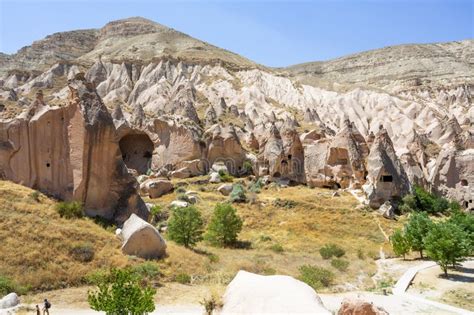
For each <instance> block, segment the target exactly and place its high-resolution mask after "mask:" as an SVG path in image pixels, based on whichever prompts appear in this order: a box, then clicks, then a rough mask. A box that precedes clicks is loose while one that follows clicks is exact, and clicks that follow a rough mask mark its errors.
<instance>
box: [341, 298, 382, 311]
mask: <svg viewBox="0 0 474 315" xmlns="http://www.w3.org/2000/svg"><path fill="white" fill-rule="evenodd" d="M337 315H388V312H387V311H386V310H384V309H383V308H382V307H378V306H375V305H374V304H373V303H369V302H366V301H364V300H359V299H344V300H343V301H342V305H341V308H340V309H339V311H338V312H337Z"/></svg>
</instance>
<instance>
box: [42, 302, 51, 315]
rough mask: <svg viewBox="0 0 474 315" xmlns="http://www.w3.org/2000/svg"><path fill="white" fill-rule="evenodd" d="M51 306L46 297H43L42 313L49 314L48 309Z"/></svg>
mask: <svg viewBox="0 0 474 315" xmlns="http://www.w3.org/2000/svg"><path fill="white" fill-rule="evenodd" d="M50 308H51V303H49V301H48V299H44V306H43V315H46V314H48V315H49V309H50Z"/></svg>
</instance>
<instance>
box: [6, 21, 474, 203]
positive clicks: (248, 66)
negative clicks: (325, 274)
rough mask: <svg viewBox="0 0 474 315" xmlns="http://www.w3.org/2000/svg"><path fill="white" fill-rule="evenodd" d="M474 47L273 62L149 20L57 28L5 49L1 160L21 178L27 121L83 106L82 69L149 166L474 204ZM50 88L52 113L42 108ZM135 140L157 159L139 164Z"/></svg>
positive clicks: (126, 150)
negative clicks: (77, 95) (75, 88)
mask: <svg viewBox="0 0 474 315" xmlns="http://www.w3.org/2000/svg"><path fill="white" fill-rule="evenodd" d="M473 46H474V42H473V41H472V40H466V41H463V42H453V43H446V44H431V45H404V46H396V47H388V48H384V49H379V50H374V51H370V52H364V53H360V54H356V55H352V56H348V57H344V58H339V59H336V60H333V61H328V62H322V63H321V62H320V63H310V64H304V65H297V66H293V67H289V68H285V69H269V68H266V67H264V66H261V65H257V64H255V63H253V62H251V61H249V60H247V59H245V58H243V57H241V56H238V55H236V54H234V53H231V52H228V51H226V50H223V49H220V48H217V47H215V46H212V45H210V44H207V43H205V42H202V41H199V40H196V39H193V38H191V37H189V36H187V35H185V34H183V33H180V32H178V31H175V30H173V29H170V28H167V27H165V26H162V25H160V24H157V23H154V22H151V21H149V20H145V19H142V18H131V19H125V20H119V21H114V22H110V23H108V24H107V25H105V26H104V27H103V28H102V29H100V30H90V31H73V32H67V33H58V34H54V35H52V36H49V37H47V38H46V39H44V40H41V41H39V42H36V43H34V44H33V45H32V46H29V47H26V48H23V49H21V50H20V51H19V52H18V53H17V54H14V55H11V56H7V55H2V56H1V59H0V60H1V62H2V64H1V67H0V73H1V74H2V76H1V78H0V102H1V104H2V105H1V106H0V111H1V110H3V112H2V113H1V115H3V117H4V118H5V120H3V122H2V125H0V127H1V128H2V132H3V133H0V135H1V137H0V141H2V142H3V143H5V145H4V146H5V147H8V148H10V146H11V148H10V149H8V150H4V151H8V153H5V154H4V157H3V158H2V160H0V170H2V167H3V168H4V169H7V170H8V171H5V170H4V171H3V173H4V174H15V172H16V170H15V168H17V167H19V166H18V165H17V164H15V163H13V162H12V161H15V159H18V158H17V157H16V158H15V154H16V153H15V152H16V150H17V149H18V147H21V145H22V143H28V141H26V140H24V139H23V140H20V139H19V138H15V132H16V131H15V130H18V127H17V124H19V122H18V119H20V120H21V121H23V122H22V123H25V124H27V125H32V124H33V122H36V120H40V121H43V122H45V123H46V121H47V119H43V118H44V117H43V118H42V119H40V116H42V115H43V114H42V113H43V111H47V110H48V109H49V108H54V107H70V106H73V105H71V104H74V102H71V101H70V100H69V101H68V95H70V92H71V86H69V87H67V86H66V85H67V84H66V82H67V81H68V80H70V82H71V80H72V79H76V80H80V81H84V82H83V83H80V84H81V85H85V86H88V89H89V92H92V91H93V90H94V89H95V91H96V92H97V95H98V96H99V97H100V99H101V101H103V102H104V103H105V105H106V106H107V107H108V108H109V111H110V112H112V117H113V120H114V124H115V128H116V132H117V137H118V138H117V139H119V140H123V143H122V146H121V148H120V149H121V151H122V158H123V159H124V161H125V164H127V163H128V164H127V166H128V168H129V169H131V168H133V169H135V170H139V173H140V172H141V173H143V170H146V169H150V171H151V172H154V173H156V174H160V175H165V174H167V175H168V176H194V175H199V174H203V173H207V172H208V171H209V170H210V169H211V166H212V165H213V164H214V163H216V162H218V161H222V160H225V161H231V162H229V163H228V164H231V165H228V171H229V172H231V173H234V174H238V173H239V172H241V171H242V169H243V166H244V164H245V163H247V166H248V163H250V164H251V165H252V172H253V173H254V174H255V175H257V176H268V177H269V179H270V180H277V179H278V180H280V179H282V180H289V181H291V182H295V183H306V184H310V185H314V186H322V187H342V188H351V189H361V188H364V187H365V188H364V191H365V196H366V197H367V198H368V199H369V201H368V203H369V204H370V205H372V206H373V207H377V206H379V205H380V204H381V203H383V202H384V201H391V202H395V203H396V201H397V200H399V199H400V198H401V197H402V196H403V195H404V194H405V193H406V192H407V191H409V189H410V186H411V185H412V184H414V183H416V184H419V185H423V186H425V187H426V188H428V189H431V190H433V191H436V192H439V193H442V194H446V195H448V196H450V197H452V198H455V199H457V200H459V201H460V202H461V203H462V204H463V206H465V207H466V208H471V207H474V205H473V202H472V195H474V194H473V192H472V187H473V184H474V170H473V169H472V165H473V163H472V160H473V157H474V152H473V148H474V139H473V122H474V107H473V106H472V89H473V80H474V76H473V75H472V73H474V72H473V71H472V70H473ZM65 47H68V49H67V53H66V50H65ZM81 73H82V74H81ZM85 81H88V82H90V83H92V85H91V86H89V83H87V82H85ZM38 90H41V101H40V103H41V104H42V105H45V106H46V107H44V108H43V107H42V109H41V110H39V109H38V108H37V106H36V107H33V108H32V107H31V106H29V105H30V104H32V103H33V104H38V101H34V100H35V95H37V94H38ZM70 97H71V96H70ZM36 98H37V97H36ZM84 102H87V100H84ZM97 103H98V104H99V101H98V102H97ZM100 108H102V107H100ZM73 111H74V110H67V112H73ZM21 112H24V114H22V115H23V116H18V115H19V114H20V113H21ZM25 113H29V114H25ZM81 115H87V113H81ZM14 117H17V118H16V119H13V118H14ZM8 119H13V120H8ZM32 119H33V122H32ZM67 124H68V121H66V122H64V121H62V122H57V125H58V126H61V128H65V130H66V129H67V128H69V127H68V125H67ZM68 130H70V128H69V129H68ZM136 134H140V135H142V136H136V137H134V138H133V139H131V138H126V137H127V136H130V135H136ZM132 140H133V141H132ZM125 143H127V145H125ZM130 143H132V145H131V144H130ZM7 144H8V145H7ZM133 144H135V145H136V146H140V148H143V156H141V157H139V158H138V157H137V158H133V161H132V162H127V160H128V159H130V158H131V157H130V154H131V155H133V154H135V153H134V152H136V150H134V148H133V146H134V145H133ZM15 148H16V149H15ZM22 152H23V151H22ZM387 152H388V153H387ZM25 154H26V153H25ZM66 154H67V153H66ZM66 158H69V157H66ZM71 161H72V160H71ZM2 165H3V166H2ZM202 165H205V166H202ZM198 166H199V167H198ZM32 167H33V166H32ZM247 168H248V167H247ZM173 174H174V175H173ZM178 174H179V175H178ZM183 174H185V175H183ZM5 176H6V175H4V177H5ZM22 176H23V177H24V176H26V177H28V176H29V175H28V174H23V175H22ZM22 176H17V175H10V176H6V177H7V178H13V179H15V178H20V177H21V178H23V177H22ZM34 180H35V178H34V177H32V178H29V177H28V178H23V182H31V183H33V182H34ZM57 185H59V186H61V184H60V183H57ZM50 186H51V185H50ZM50 186H48V187H50ZM52 186H55V185H52ZM390 191H391V193H390Z"/></svg>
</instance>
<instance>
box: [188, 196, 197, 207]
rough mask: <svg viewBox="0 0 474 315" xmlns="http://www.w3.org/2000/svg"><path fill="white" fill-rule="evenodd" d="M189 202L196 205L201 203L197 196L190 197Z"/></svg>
mask: <svg viewBox="0 0 474 315" xmlns="http://www.w3.org/2000/svg"><path fill="white" fill-rule="evenodd" d="M188 201H189V203H190V204H192V205H194V204H196V203H197V202H198V201H199V198H198V197H197V196H195V195H191V196H188Z"/></svg>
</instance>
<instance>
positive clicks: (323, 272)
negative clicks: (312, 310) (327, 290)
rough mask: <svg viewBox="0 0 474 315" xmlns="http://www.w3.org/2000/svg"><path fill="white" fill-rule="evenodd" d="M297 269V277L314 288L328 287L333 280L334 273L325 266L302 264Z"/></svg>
mask: <svg viewBox="0 0 474 315" xmlns="http://www.w3.org/2000/svg"><path fill="white" fill-rule="evenodd" d="M299 271H300V276H299V279H300V280H301V281H303V282H304V283H306V284H308V285H309V286H310V287H312V288H313V289H316V290H318V289H320V288H323V287H328V286H330V285H331V283H332V282H333V281H334V274H333V273H332V272H331V271H330V270H327V269H325V268H321V267H316V266H311V265H303V266H301V267H300V268H299Z"/></svg>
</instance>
